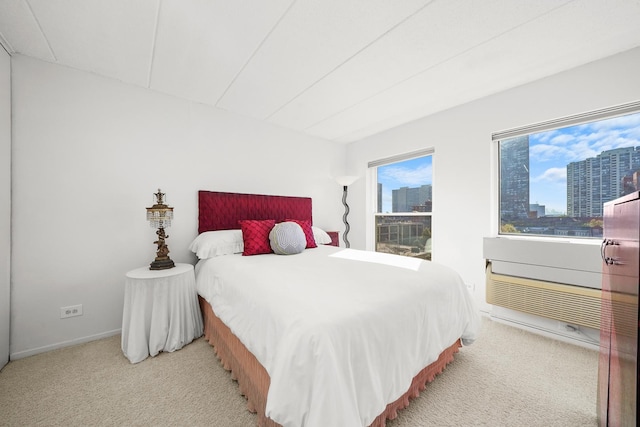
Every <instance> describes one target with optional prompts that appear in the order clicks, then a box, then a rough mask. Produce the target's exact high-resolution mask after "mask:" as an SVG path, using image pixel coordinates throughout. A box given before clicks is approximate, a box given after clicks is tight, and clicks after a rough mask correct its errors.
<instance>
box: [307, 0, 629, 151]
mask: <svg viewBox="0 0 640 427" xmlns="http://www.w3.org/2000/svg"><path fill="white" fill-rule="evenodd" d="M633 3H635V4H633ZM577 22H579V23H580V25H581V26H583V27H582V28H588V31H577V30H576V23H577ZM632 22H640V4H639V3H638V2H628V1H624V0H616V1H612V2H607V3H603V2H600V1H598V0H582V1H580V2H570V3H568V4H567V5H566V6H564V7H562V8H559V9H556V10H554V12H553V13H548V14H543V15H541V16H540V17H539V18H537V19H535V20H532V21H530V22H528V23H527V24H526V25H521V26H519V27H517V28H515V29H513V30H512V31H509V32H506V33H504V34H502V35H500V36H498V37H495V38H493V39H491V40H490V41H487V42H486V43H484V44H482V45H479V46H477V47H475V48H474V49H470V50H468V51H466V52H465V53H464V54H462V55H459V56H457V57H455V58H452V59H451V60H448V61H445V62H443V63H441V64H439V65H438V66H436V67H432V68H430V69H428V70H426V71H425V72H423V73H420V74H418V75H416V76H414V77H412V78H410V79H408V80H406V81H404V82H402V83H401V84H398V85H396V86H394V87H391V88H389V89H387V90H385V91H383V92H381V93H379V94H377V95H375V96H372V97H370V98H369V99H367V100H365V101H363V102H361V103H359V104H357V105H354V106H353V107H350V108H348V109H346V110H344V111H342V112H340V113H339V114H336V115H334V116H332V117H330V118H328V119H327V120H324V121H322V122H320V123H318V124H316V125H314V126H312V127H309V128H307V129H306V131H307V132H308V133H310V134H312V135H315V136H319V137H322V138H326V139H332V140H339V141H343V142H348V141H352V140H356V139H360V138H363V137H365V136H368V135H372V134H374V133H377V132H380V131H382V130H384V129H388V128H390V127H394V126H398V125H400V124H403V123H406V122H408V121H411V120H415V119H418V118H420V117H424V116H426V115H429V114H433V113H435V112H438V111H442V110H444V109H447V108H451V107H453V106H456V105H460V104H463V103H466V102H470V101H472V100H475V99H478V98H481V97H483V96H487V95H491V94H493V93H496V92H499V91H502V90H506V89H509V88H512V87H515V86H518V85H521V84H524V83H527V82H530V81H532V80H536V79H539V78H543V77H546V76H549V75H552V74H555V73H558V72H561V71H564V70H567V69H570V68H573V67H575V66H578V65H581V64H585V63H588V62H590V61H593V60H595V59H598V58H603V57H605V56H608V55H611V54H614V53H618V52H621V51H624V50H628V49H631V48H633V47H635V46H638V45H640V26H636V25H633V24H632ZM616 25H618V26H616ZM612 28H617V29H616V30H612ZM613 46H616V48H617V50H616V51H613V50H612V49H613V48H612V47H613Z"/></svg>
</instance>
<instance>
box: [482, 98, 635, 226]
mask: <svg viewBox="0 0 640 427" xmlns="http://www.w3.org/2000/svg"><path fill="white" fill-rule="evenodd" d="M493 138H494V140H496V141H498V152H499V161H500V178H499V183H500V184H499V185H500V192H499V195H500V199H499V200H500V202H499V215H500V234H527V235H541V236H557V237H572V238H573V237H578V238H601V237H602V226H603V223H602V210H603V205H604V203H606V202H608V201H610V200H614V199H617V198H618V197H620V196H623V195H625V194H628V193H631V192H633V191H637V190H640V102H639V103H632V104H626V105H623V106H618V107H614V108H611V109H608V110H601V111H596V112H592V113H588V114H584V115H581V116H574V117H569V118H565V119H560V120H557V121H554V122H548V123H542V124H539V125H534V126H531V127H529V128H523V129H516V130H511V131H507V132H503V133H502V134H496V135H494V136H493Z"/></svg>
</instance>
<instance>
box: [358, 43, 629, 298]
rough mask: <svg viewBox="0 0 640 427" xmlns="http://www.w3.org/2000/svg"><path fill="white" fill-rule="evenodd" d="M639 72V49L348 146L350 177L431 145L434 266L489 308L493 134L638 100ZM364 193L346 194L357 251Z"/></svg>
mask: <svg viewBox="0 0 640 427" xmlns="http://www.w3.org/2000/svg"><path fill="white" fill-rule="evenodd" d="M638 69H640V48H636V49H633V50H630V51H628V52H624V53H621V54H618V55H615V56H612V57H610V58H607V59H604V60H601V61H597V62H594V63H591V64H587V65H585V66H582V67H579V68H576V69H573V70H570V71H567V72H564V73H561V74H557V75H554V76H551V77H548V78H545V79H542V80H539V81H536V82H534V83H531V84H527V85H524V86H521V87H518V88H515V89H513V90H509V91H505V92H502V93H498V94H495V95H493V96H489V97H486V98H483V99H481V100H478V101H475V102H472V103H469V104H466V105H462V106H460V107H456V108H453V109H450V110H448V111H445V112H442V113H440V114H435V115H432V116H430V117H426V118H424V119H421V120H417V121H415V122H412V123H409V124H407V125H404V126H401V127H398V128H396V129H393V130H390V131H388V132H384V133H381V134H378V135H375V136H372V137H369V138H366V139H364V140H361V141H358V142H356V143H353V144H350V145H349V146H348V149H347V166H348V171H347V172H348V173H349V174H350V175H360V176H362V177H364V176H366V169H367V162H369V161H371V160H376V159H380V158H385V157H388V156H390V155H393V154H399V153H402V152H411V151H415V150H418V149H422V148H426V147H434V148H435V157H434V196H433V199H434V204H433V215H434V218H433V224H434V231H433V251H434V255H433V257H434V260H435V261H438V262H441V263H443V264H446V265H449V266H452V267H454V268H455V269H457V270H458V271H459V272H460V274H461V275H462V277H463V279H464V280H465V282H466V283H467V284H468V285H471V286H472V287H474V288H475V291H474V294H475V296H476V299H477V301H478V302H479V303H480V305H481V308H482V309H483V310H489V308H490V307H489V306H488V305H487V304H486V303H485V302H484V301H485V298H484V294H485V286H484V281H485V271H484V267H485V262H484V257H483V252H482V247H483V237H485V236H495V235H496V233H497V223H498V221H497V213H496V212H497V178H496V175H495V174H496V172H495V171H496V165H497V161H496V152H495V146H494V144H493V143H492V141H491V134H492V132H496V131H500V130H504V129H509V128H513V127H517V126H522V125H526V124H531V123H536V122H541V121H545V120H549V119H554V118H558V117H563V116H567V115H572V114H576V113H582V112H586V111H590V110H594V109H599V108H603V107H607V106H612V105H617V104H621V103H626V102H630V101H635V100H638V99H640V84H639V83H638ZM428 96H429V95H428V94H425V98H428ZM366 188H367V186H366V180H364V179H361V180H359V181H357V182H356V183H355V184H354V185H353V186H352V187H350V191H349V200H350V202H351V203H350V206H351V208H352V209H351V214H350V221H349V223H350V225H351V234H350V238H351V242H352V247H357V248H364V247H366V227H367V224H368V217H369V216H370V215H368V212H370V209H369V210H367V202H366V200H367V194H366V193H367V190H366ZM594 250H597V247H596V246H594Z"/></svg>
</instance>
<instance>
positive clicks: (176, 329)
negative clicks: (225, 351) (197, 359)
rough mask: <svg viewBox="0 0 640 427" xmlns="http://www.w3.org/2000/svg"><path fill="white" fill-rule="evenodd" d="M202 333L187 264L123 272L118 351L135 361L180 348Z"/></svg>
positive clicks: (192, 281)
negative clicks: (122, 301) (120, 350)
mask: <svg viewBox="0 0 640 427" xmlns="http://www.w3.org/2000/svg"><path fill="white" fill-rule="evenodd" d="M201 335H202V315H201V314H200V306H199V304H198V295H197V292H196V281H195V275H194V270H193V265H191V264H179V263H178V264H176V266H175V267H173V268H170V269H166V270H149V267H143V268H138V269H135V270H131V271H129V272H128V273H127V274H126V281H125V289H124V311H123V314H122V352H123V353H124V355H125V356H126V357H127V359H129V361H130V362H131V363H138V362H141V361H143V360H144V359H146V358H147V357H148V356H156V355H157V354H158V353H160V352H161V351H166V352H172V351H175V350H179V349H181V348H182V347H183V346H185V345H187V344H189V343H190V342H191V341H193V340H194V339H196V338H198V337H200V336H201Z"/></svg>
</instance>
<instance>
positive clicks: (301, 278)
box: [196, 245, 480, 427]
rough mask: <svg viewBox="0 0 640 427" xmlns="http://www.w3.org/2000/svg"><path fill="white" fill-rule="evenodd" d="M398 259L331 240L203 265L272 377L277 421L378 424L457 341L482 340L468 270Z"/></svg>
mask: <svg viewBox="0 0 640 427" xmlns="http://www.w3.org/2000/svg"><path fill="white" fill-rule="evenodd" d="M368 255H371V259H372V260H371V259H369V257H368ZM396 257H397V256H395V255H385V254H380V253H373V252H365V251H356V250H353V249H341V248H337V247H333V246H322V245H320V246H319V247H318V248H314V249H307V250H305V251H303V252H302V253H300V254H297V255H284V256H283V255H275V254H269V255H258V256H241V255H225V256H220V257H215V258H210V259H207V260H202V261H200V262H199V263H198V265H197V268H196V277H197V279H196V284H197V289H198V293H199V294H200V295H201V296H202V297H203V298H205V299H206V300H207V301H208V302H209V304H211V307H212V308H213V310H214V312H215V313H216V315H217V316H218V317H219V318H220V319H221V320H222V321H223V322H224V323H225V324H226V325H227V326H228V327H229V328H230V329H231V331H232V332H233V333H234V334H235V335H236V336H237V337H238V338H239V339H240V341H242V343H243V344H244V345H245V346H246V347H247V349H249V351H251V352H252V353H253V354H254V355H255V356H256V358H257V359H258V361H259V362H260V363H261V364H262V366H264V368H265V369H266V371H267V372H268V374H269V376H270V378H271V385H270V388H269V393H268V396H267V405H266V415H267V416H268V417H270V418H271V419H272V420H274V421H276V422H278V423H280V424H282V425H283V426H285V427H289V426H292V427H293V426H295V427H301V426H307V427H320V426H322V427H324V426H347V427H348V426H368V425H369V424H371V423H372V422H373V420H374V419H375V418H376V417H377V416H378V415H379V414H380V413H381V412H382V411H383V410H384V409H385V407H386V405H387V403H390V402H393V401H395V400H396V399H397V398H398V397H400V396H401V395H402V394H403V393H404V392H406V391H407V389H408V388H409V386H410V384H411V380H412V378H413V377H414V376H415V375H417V373H418V372H420V370H422V369H423V368H424V367H425V366H427V365H429V364H431V363H432V362H434V361H435V360H436V359H437V358H438V355H439V354H440V353H441V352H442V351H443V350H444V349H445V348H447V347H449V346H450V345H451V344H453V343H454V342H455V341H456V339H458V338H462V340H463V343H464V344H469V343H471V342H473V340H474V339H475V337H476V333H477V329H478V327H479V322H480V321H479V314H478V310H477V308H476V307H475V304H474V303H473V301H472V299H471V297H470V295H469V293H468V291H467V288H466V287H465V285H464V283H463V282H462V279H461V278H460V277H459V275H458V274H457V273H455V272H454V271H453V270H451V269H449V268H447V267H444V266H442V265H439V264H437V263H434V262H429V261H420V262H418V263H417V264H415V265H414V263H415V261H413V260H412V261H411V263H408V264H407V263H406V262H404V263H400V265H397V266H396V265H390V264H394V262H393V261H394V259H395V258H396ZM416 268H417V269H416Z"/></svg>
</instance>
